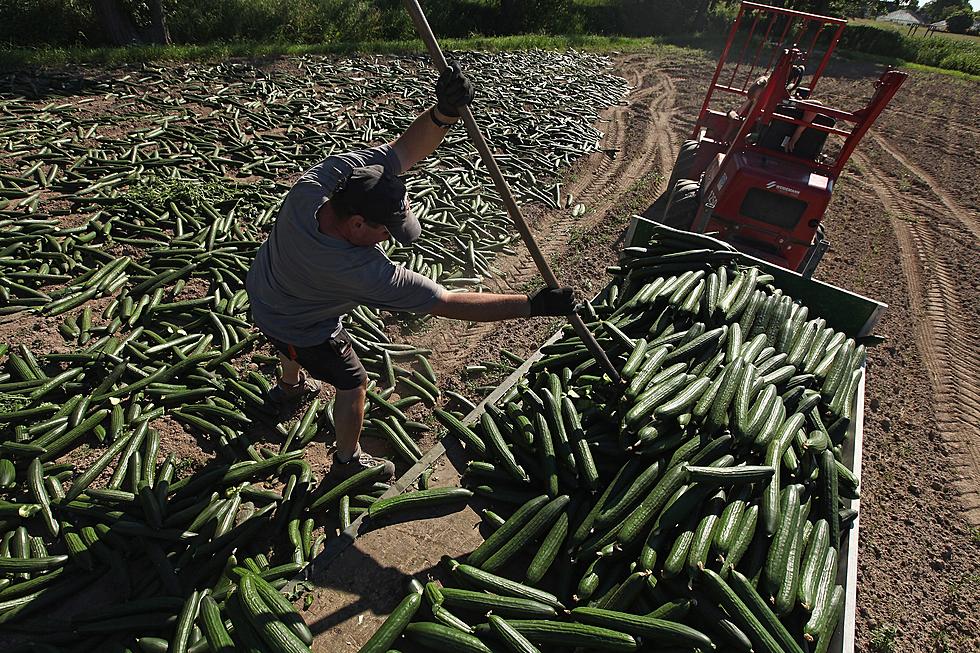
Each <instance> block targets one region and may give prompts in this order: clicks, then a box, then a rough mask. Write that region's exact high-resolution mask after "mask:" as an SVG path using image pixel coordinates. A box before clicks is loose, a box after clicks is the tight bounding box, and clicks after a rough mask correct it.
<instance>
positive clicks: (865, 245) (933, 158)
mask: <svg viewBox="0 0 980 653" xmlns="http://www.w3.org/2000/svg"><path fill="white" fill-rule="evenodd" d="M712 70H713V61H711V60H708V59H705V58H702V57H699V56H695V55H691V54H686V53H675V54H669V55H659V56H651V55H631V56H624V57H620V58H619V59H618V60H617V72H618V74H621V75H623V76H624V77H625V78H626V79H627V80H629V82H630V83H631V85H633V86H634V87H635V90H634V91H633V92H632V93H631V94H630V97H629V99H628V106H625V107H616V108H614V109H611V110H610V111H608V112H607V115H606V118H607V119H608V120H609V122H608V123H607V124H606V125H604V126H603V125H600V128H601V129H603V131H605V132H606V138H605V140H604V141H603V147H604V148H605V149H606V151H607V152H609V151H614V150H615V151H616V156H615V157H611V156H610V155H609V154H607V153H600V154H595V155H592V156H590V157H588V158H587V159H586V160H584V161H580V162H579V163H578V164H577V165H576V166H575V167H574V169H573V170H572V171H571V172H570V174H569V175H568V178H567V182H568V184H569V185H570V186H571V187H572V188H573V189H574V190H573V192H575V194H576V197H577V198H579V200H580V201H582V202H584V203H586V205H587V206H588V207H589V210H590V211H589V213H588V220H587V221H586V222H584V223H579V224H576V225H574V226H573V227H571V228H570V227H569V224H568V222H569V220H568V217H567V212H558V211H551V212H544V213H543V214H537V217H538V222H537V229H536V230H537V232H538V234H539V237H540V240H541V241H542V242H543V243H544V247H545V249H546V252H547V253H548V255H549V256H550V257H551V260H552V261H554V262H555V263H556V265H557V269H558V274H559V276H560V278H561V279H562V280H563V281H564V282H566V283H571V284H573V285H575V286H576V287H577V288H579V289H580V290H581V291H582V293H583V294H589V293H593V292H596V291H597V290H598V289H599V288H601V286H602V284H603V283H604V282H603V280H602V278H601V276H600V275H599V274H598V273H599V270H601V269H602V268H603V267H604V266H606V265H609V264H611V263H613V261H614V260H615V254H616V251H617V249H618V248H619V247H620V246H621V241H620V240H619V239H620V237H621V236H622V230H623V229H624V228H625V226H626V224H627V216H628V215H629V213H630V212H637V211H641V210H642V209H643V208H645V207H646V206H647V205H648V204H649V203H650V202H652V201H653V199H655V198H656V196H657V192H658V191H659V190H661V189H662V186H663V184H664V180H665V176H666V175H667V174H668V172H669V168H670V165H671V164H672V162H673V159H674V156H675V153H676V150H677V147H678V145H679V144H680V143H681V142H682V141H683V139H684V138H685V137H686V135H687V133H688V131H689V129H690V128H691V125H692V124H693V119H694V117H696V111H697V108H698V107H699V106H700V102H701V99H702V98H703V93H704V90H705V89H706V86H707V82H708V80H709V79H710V74H711V72H712ZM881 72H882V69H881V68H880V67H877V66H874V65H872V64H864V63H838V64H836V65H835V66H833V67H832V68H831V69H830V71H829V74H828V76H827V77H825V79H824V80H823V81H822V82H821V86H820V87H819V93H820V97H821V98H822V99H823V101H824V102H826V103H839V104H840V105H841V106H842V108H850V109H852V110H853V109H857V108H859V107H860V106H863V104H864V102H866V100H867V99H868V97H870V95H871V93H872V92H873V83H874V80H875V79H877V77H878V75H880V74H881ZM975 91H976V84H975V83H971V82H964V81H961V80H956V79H953V78H949V77H944V76H940V75H932V74H926V73H919V72H914V73H912V74H911V78H910V79H909V81H908V82H907V84H906V86H905V87H904V88H903V89H902V90H901V91H900V93H899V95H898V96H897V98H896V99H895V101H894V103H893V106H892V107H890V108H889V109H887V110H886V112H885V114H884V115H883V117H882V118H881V119H880V121H879V123H878V126H877V127H876V129H875V130H873V131H872V133H871V134H870V135H869V136H868V137H867V138H866V139H865V141H864V142H863V144H862V145H861V147H860V148H859V149H858V152H857V154H856V156H855V157H854V158H853V160H852V163H851V164H850V166H849V170H848V171H847V172H846V174H845V176H844V177H842V179H841V181H840V183H839V185H838V187H837V190H836V194H835V198H834V200H833V202H832V204H831V207H830V209H829V211H828V214H827V216H826V223H827V227H828V234H829V237H830V240H831V243H832V246H831V249H830V251H829V252H828V254H827V255H826V257H825V259H824V261H823V263H822V264H821V266H820V268H818V271H817V273H816V275H815V276H817V277H818V278H820V279H822V280H824V281H828V282H830V283H833V284H835V285H839V286H841V287H844V288H847V289H849V290H852V291H855V292H858V293H861V294H864V295H867V296H869V297H873V298H875V299H878V300H880V301H884V302H886V303H888V305H889V308H888V310H887V312H886V313H885V317H884V319H883V321H882V322H881V323H880V325H879V328H878V331H879V333H880V334H881V335H883V336H885V337H886V338H887V342H886V343H885V344H884V345H882V346H880V347H878V348H876V349H874V350H873V351H872V353H871V354H870V356H869V362H868V386H867V398H866V406H867V409H868V412H867V414H866V421H865V432H864V471H863V490H862V503H861V506H862V515H861V532H860V543H861V549H860V567H859V576H858V578H859V581H858V615H857V631H858V632H857V638H858V650H861V651H875V652H877V651H910V652H911V651H935V652H938V653H944V652H946V651H950V652H953V651H957V652H958V651H976V650H980V615H978V611H977V609H976V606H977V605H980V530H978V529H977V524H980V509H978V508H980V480H978V479H980V475H978V470H980V432H978V425H980V412H978V409H980V383H978V381H980V373H978V370H980V348H978V347H977V345H976V343H975V342H974V341H973V338H970V337H969V336H970V335H971V334H975V331H976V330H975V327H971V326H970V325H975V324H977V318H978V310H980V309H978V307H980V303H978V299H980V298H978V291H980V284H978V283H977V281H976V279H977V274H976V273H977V272H978V267H980V265H978V264H980V256H978V243H980V239H978V235H980V172H978V169H977V167H976V154H975V153H976V152H977V151H978V149H980V142H978V140H980V128H978V125H980V114H978V111H977V109H976V106H975V104H973V102H972V100H971V98H972V96H973V94H974V92H975ZM499 266H500V268H501V269H502V270H504V271H506V276H505V277H504V278H503V279H502V280H501V281H500V284H501V285H500V287H501V288H506V289H513V290H519V289H522V288H525V287H526V285H527V284H528V283H530V282H531V281H532V280H533V279H534V270H533V268H532V267H531V263H530V259H529V258H528V257H527V256H526V255H524V256H517V257H513V259H511V260H506V261H501V262H499ZM552 329H553V325H549V324H541V323H540V322H531V321H529V322H527V323H523V324H519V325H508V326H507V327H505V328H499V327H488V326H485V325H477V326H470V327H469V328H467V329H465V330H463V331H462V332H461V331H460V329H459V326H458V325H455V324H452V325H451V324H437V325H434V326H433V327H432V328H431V329H430V330H429V331H428V332H426V333H425V334H424V336H423V341H424V342H425V343H426V346H430V347H433V349H434V350H435V354H434V356H433V363H434V364H436V365H438V367H439V372H440V378H441V379H446V381H445V383H446V384H447V386H448V387H455V388H456V389H458V390H460V391H462V392H467V391H468V390H469V395H470V397H471V398H473V399H477V398H479V395H478V394H476V393H474V392H473V391H472V386H473V383H469V384H467V381H466V380H465V379H464V378H462V377H461V376H460V366H461V365H462V364H463V362H464V361H469V362H473V361H480V360H487V359H490V360H493V359H495V357H496V356H497V354H496V352H497V351H499V349H500V348H507V349H510V350H511V351H515V352H517V353H519V354H526V353H530V352H531V351H533V349H534V348H535V347H536V346H537V345H538V344H539V343H540V342H541V341H542V340H544V338H546V337H547V335H549V334H550V333H551V332H552ZM423 529H424V527H423ZM372 539H373V540H379V541H380V539H381V538H380V536H377V535H375V536H374V538H372V536H371V535H370V534H369V535H368V536H367V537H366V538H365V540H364V542H363V546H364V547H366V548H368V550H370V547H371V546H372ZM406 542H412V543H413V544H414V543H415V542H416V540H415V539H413V538H411V537H409V538H408V539H407V540H406ZM386 544H387V546H388V547H390V546H391V543H390V542H388V543H386ZM389 552H390V548H389ZM395 553H397V551H395ZM406 553H407V552H406ZM424 568H425V567H424V566H423V567H419V568H418V569H412V571H420V570H422V569H424ZM339 571H340V569H338V572H339ZM406 571H409V570H408V569H406ZM341 602H343V601H341ZM328 605H329V604H328ZM382 605H383V602H382ZM971 605H972V606H974V607H973V608H971V607H970V606H971ZM327 607H328V606H321V611H319V612H320V614H323V613H324V612H326V613H329V609H326V608H327ZM376 607H381V606H376ZM390 608H391V606H388V609H389V610H390ZM385 612H386V610H382V615H377V614H374V615H371V614H370V613H362V614H360V615H359V620H358V621H359V623H360V624H361V627H359V628H357V629H356V630H357V632H359V633H361V636H360V638H359V637H357V636H354V640H352V639H349V637H350V636H351V633H352V632H353V631H352V630H351V629H353V628H354V626H353V623H354V621H350V622H348V623H349V624H351V625H350V626H349V628H348V627H345V626H339V627H338V626H337V623H338V622H337V621H336V620H332V621H331V626H332V627H333V628H334V630H333V634H334V636H340V635H343V637H341V638H340V639H334V636H330V635H329V633H325V634H324V637H325V640H324V641H325V642H330V643H331V645H339V644H341V643H346V644H347V645H348V646H350V645H351V642H352V641H355V640H356V641H363V638H365V635H364V633H368V634H370V632H371V631H372V629H371V628H363V623H364V621H363V620H364V619H366V620H367V622H368V623H370V622H374V623H377V622H378V621H380V617H381V616H383V614H384V613H385ZM341 621H342V620H341ZM890 642H891V644H890ZM322 650H334V649H331V648H329V647H325V648H323V649H322Z"/></svg>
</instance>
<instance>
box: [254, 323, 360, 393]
mask: <svg viewBox="0 0 980 653" xmlns="http://www.w3.org/2000/svg"><path fill="white" fill-rule="evenodd" d="M266 337H267V338H269V342H271V343H272V344H273V345H275V347H276V349H278V350H279V351H280V352H281V353H282V354H283V355H284V356H286V357H287V358H290V359H292V360H294V361H296V362H297V363H299V364H300V365H302V366H303V369H305V370H306V371H307V372H309V373H310V375H311V376H312V377H313V378H314V379H317V380H320V381H326V382H327V383H329V384H330V385H332V386H334V387H335V388H337V389H338V390H353V389H354V388H358V387H360V386H362V385H364V384H365V383H367V372H366V371H365V370H364V365H362V364H361V359H359V358H358V357H357V354H355V353H354V345H353V344H352V343H351V339H350V335H349V334H348V333H347V331H346V329H344V328H343V327H341V328H340V332H339V333H338V334H337V335H336V336H334V337H333V338H330V339H329V340H327V341H326V342H323V343H320V344H319V345H314V346H313V347H294V346H293V345H290V344H287V343H285V342H282V341H281V340H276V339H275V338H271V337H269V336H266Z"/></svg>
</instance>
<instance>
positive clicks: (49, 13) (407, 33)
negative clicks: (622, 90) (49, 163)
mask: <svg viewBox="0 0 980 653" xmlns="http://www.w3.org/2000/svg"><path fill="white" fill-rule="evenodd" d="M772 4H775V5H779V6H785V7H788V8H792V9H798V10H802V11H808V12H812V13H817V14H825V15H833V16H842V17H868V18H871V17H874V16H875V15H878V14H881V13H886V12H887V11H890V10H893V9H896V8H908V9H911V10H918V12H919V13H920V14H921V15H924V16H926V17H928V18H929V19H930V20H943V19H946V20H947V22H948V23H951V25H950V28H951V29H952V26H953V25H956V26H957V27H958V26H960V25H961V24H962V23H963V22H964V21H965V22H966V23H969V25H967V26H966V27H964V29H967V28H969V27H970V26H972V23H973V13H972V10H971V9H970V5H969V0H932V1H931V2H929V3H926V4H924V5H923V6H922V7H921V8H920V7H919V6H918V0H897V1H894V2H881V1H880V0H774V1H773V2H772ZM422 6H423V8H424V9H425V11H426V13H427V15H428V17H429V21H430V23H431V24H432V26H433V28H434V29H435V30H436V32H437V33H438V34H440V35H443V36H458V37H467V36H473V35H487V36H495V35H505V34H524V33H550V34H625V35H636V36H647V35H659V34H676V33H691V32H700V31H707V30H714V31H716V32H719V33H723V32H724V30H725V28H726V26H727V24H728V23H729V21H730V19H731V17H732V16H733V14H734V12H735V11H737V7H738V3H737V2H735V1H734V0H694V2H691V0H423V1H422ZM0 16H3V20H2V21H0V45H7V46H20V47H23V46H27V47H44V46H88V47H97V46H112V45H133V44H169V43H181V44H204V43H213V42H231V41H241V40H249V41H266V42H268V41H288V42H305V43H322V42H328V43H329V42H352V41H364V40H381V39H402V38H411V37H412V36H413V31H412V26H411V23H410V22H409V20H408V16H407V15H406V13H405V11H404V9H403V8H402V5H401V0H0ZM961 16H962V17H961Z"/></svg>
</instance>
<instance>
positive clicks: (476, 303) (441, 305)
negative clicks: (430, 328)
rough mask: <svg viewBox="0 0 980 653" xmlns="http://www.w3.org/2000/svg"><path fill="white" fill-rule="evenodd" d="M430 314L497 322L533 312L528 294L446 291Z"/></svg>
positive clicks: (525, 315) (473, 320) (472, 320)
mask: <svg viewBox="0 0 980 653" xmlns="http://www.w3.org/2000/svg"><path fill="white" fill-rule="evenodd" d="M429 314H430V315H437V316H439V317H448V318H453V319H455V320H469V321H471V322H496V321H498V320H509V319H513V318H518V317H528V316H529V315H530V314H531V305H530V302H529V301H528V298H527V295H500V294H495V293H482V292H457V293H445V294H444V295H443V297H442V299H440V300H439V301H438V303H436V305H435V306H433V307H432V309H431V310H429Z"/></svg>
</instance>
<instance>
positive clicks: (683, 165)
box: [667, 140, 700, 188]
mask: <svg viewBox="0 0 980 653" xmlns="http://www.w3.org/2000/svg"><path fill="white" fill-rule="evenodd" d="M698 145H700V144H699V143H698V142H697V141H690V140H688V141H684V142H683V143H682V144H681V149H680V151H679V152H678V153H677V160H676V161H674V167H673V169H671V171H670V180H669V181H668V182H667V188H673V187H674V184H676V183H677V180H678V179H690V178H691V177H690V176H689V175H690V174H691V169H692V168H693V167H694V159H695V158H696V157H697V155H698Z"/></svg>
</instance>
